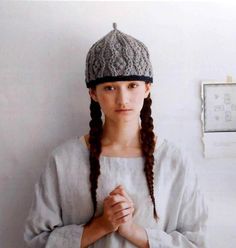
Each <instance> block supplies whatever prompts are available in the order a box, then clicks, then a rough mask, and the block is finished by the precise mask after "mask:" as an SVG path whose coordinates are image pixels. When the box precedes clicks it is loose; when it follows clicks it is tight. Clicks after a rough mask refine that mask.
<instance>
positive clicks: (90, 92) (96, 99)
mask: <svg viewBox="0 0 236 248" xmlns="http://www.w3.org/2000/svg"><path fill="white" fill-rule="evenodd" d="M89 95H90V97H91V98H92V99H93V100H94V101H95V102H97V101H98V98H97V94H96V89H92V88H89Z"/></svg>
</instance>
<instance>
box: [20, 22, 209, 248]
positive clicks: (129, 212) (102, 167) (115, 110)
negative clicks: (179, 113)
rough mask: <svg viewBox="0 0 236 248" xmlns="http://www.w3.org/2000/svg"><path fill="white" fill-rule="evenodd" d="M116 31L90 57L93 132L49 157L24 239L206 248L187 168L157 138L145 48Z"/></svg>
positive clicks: (197, 196)
mask: <svg viewBox="0 0 236 248" xmlns="http://www.w3.org/2000/svg"><path fill="white" fill-rule="evenodd" d="M113 27H114V30H112V31H111V32H109V33H108V34H107V35H106V36H104V37H103V38H102V39H100V40H98V41H97V42H96V43H94V44H93V46H92V47H91V48H90V50H89V52H88V55H87V58H86V85H87V87H88V88H89V95H90V98H91V104H90V113H91V121H90V131H89V134H87V135H84V136H81V137H76V138H72V139H70V140H68V141H66V142H65V143H63V144H61V145H59V146H58V147H57V148H55V149H54V150H53V151H52V153H51V156H50V157H49V159H48V165H47V166H46V168H45V170H44V171H43V173H42V175H41V177H40V180H39V182H38V183H37V184H36V187H35V197H34V201H33V204H32V207H31V210H30V213H29V216H28V219H27V223H26V227H25V235H24V237H25V240H26V242H27V243H28V245H29V246H30V247H47V248H52V247H57V248H62V247H63V248H74V247H88V246H89V247H111V248H113V247H114V248H116V247H117V248H118V247H122V248H123V247H152V248H154V247H158V248H164V247H165V248H171V247H181V248H187V247H188V248H190V247H191V248H193V247H194V248H199V247H201V248H203V247H206V244H205V231H206V220H207V207H206V206H205V203H204V199H203V196H202V194H201V191H200V188H199V185H198V180H197V177H196V173H195V172H194V170H193V167H192V166H191V161H189V159H188V157H187V156H186V155H185V153H183V152H181V151H180V150H179V149H178V148H177V147H175V146H174V145H173V144H171V143H170V142H168V141H167V140H163V141H161V140H160V139H159V136H158V138H157V135H155V133H154V131H153V129H154V127H153V119H152V117H151V103H152V101H151V98H150V94H151V93H150V92H151V84H152V82H153V76H152V66H151V63H150V59H149V53H148V49H147V47H146V46H145V45H144V44H143V43H142V42H141V41H139V40H137V39H135V38H133V37H132V36H130V35H127V34H124V33H122V32H120V31H119V30H117V27H116V24H113ZM102 114H103V115H104V121H103V120H102ZM140 120H141V121H140Z"/></svg>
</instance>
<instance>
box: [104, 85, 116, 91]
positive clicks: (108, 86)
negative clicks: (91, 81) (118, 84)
mask: <svg viewBox="0 0 236 248" xmlns="http://www.w3.org/2000/svg"><path fill="white" fill-rule="evenodd" d="M112 89H114V87H113V86H111V85H107V86H104V90H105V91H111V90H112Z"/></svg>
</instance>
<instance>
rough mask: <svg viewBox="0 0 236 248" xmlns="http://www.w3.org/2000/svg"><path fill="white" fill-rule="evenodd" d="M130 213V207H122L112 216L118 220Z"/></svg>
mask: <svg viewBox="0 0 236 248" xmlns="http://www.w3.org/2000/svg"><path fill="white" fill-rule="evenodd" d="M130 214H131V210H130V209H124V210H122V211H119V212H118V213H115V214H114V217H115V219H116V220H119V219H120V218H122V217H124V216H127V215H130Z"/></svg>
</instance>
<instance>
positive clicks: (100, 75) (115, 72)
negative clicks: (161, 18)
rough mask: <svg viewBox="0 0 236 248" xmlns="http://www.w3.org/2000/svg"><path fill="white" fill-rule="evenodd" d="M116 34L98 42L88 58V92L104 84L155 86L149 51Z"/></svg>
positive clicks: (130, 39) (143, 46)
mask: <svg viewBox="0 0 236 248" xmlns="http://www.w3.org/2000/svg"><path fill="white" fill-rule="evenodd" d="M113 28H114V30H112V31H110V32H109V33H108V34H107V35H106V36H104V37H103V38H101V39H100V40H98V41H97V42H96V43H94V44H93V45H92V47H91V48H90V49H89V51H88V54H87V57H86V69H85V82H86V85H87V88H89V87H91V86H95V85H97V84H100V83H104V82H114V81H129V80H135V81H149V82H151V83H152V82H153V73H152V65H151V62H150V58H149V52H148V48H147V47H146V46H145V45H144V44H143V43H142V42H141V41H139V40H137V39H135V38H134V37H132V36H130V35H128V34H125V33H123V32H120V31H119V30H117V25H116V23H113Z"/></svg>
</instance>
